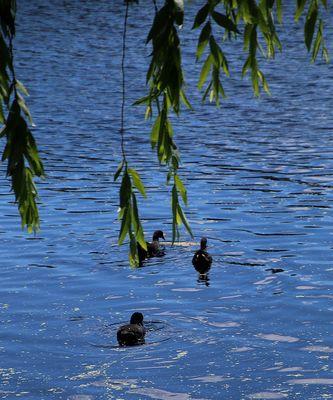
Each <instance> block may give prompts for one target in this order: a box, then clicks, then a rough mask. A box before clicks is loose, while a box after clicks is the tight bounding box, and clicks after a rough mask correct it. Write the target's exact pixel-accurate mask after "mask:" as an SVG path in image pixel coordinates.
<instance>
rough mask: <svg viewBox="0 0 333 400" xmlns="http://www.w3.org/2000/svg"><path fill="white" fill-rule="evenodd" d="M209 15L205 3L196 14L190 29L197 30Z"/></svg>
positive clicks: (207, 6) (207, 5)
mask: <svg viewBox="0 0 333 400" xmlns="http://www.w3.org/2000/svg"><path fill="white" fill-rule="evenodd" d="M208 13H209V4H208V3H206V4H205V5H204V6H203V7H202V8H200V10H199V11H198V12H197V15H196V17H195V20H194V24H193V26H192V29H196V28H198V27H199V26H200V25H202V24H203V23H204V22H205V21H206V18H207V16H208Z"/></svg>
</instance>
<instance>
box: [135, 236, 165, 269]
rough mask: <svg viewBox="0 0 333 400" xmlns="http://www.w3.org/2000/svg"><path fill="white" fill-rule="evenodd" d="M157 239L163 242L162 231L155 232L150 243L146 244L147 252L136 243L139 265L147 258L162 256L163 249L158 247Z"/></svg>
mask: <svg viewBox="0 0 333 400" xmlns="http://www.w3.org/2000/svg"><path fill="white" fill-rule="evenodd" d="M159 239H163V240H165V237H164V233H163V232H162V231H155V232H154V234H153V240H152V242H151V243H149V242H146V243H147V250H145V249H143V248H142V247H141V246H140V244H139V243H138V256H139V261H140V264H141V263H142V261H144V260H146V259H147V258H151V257H162V256H164V254H165V253H164V249H163V248H161V247H160V243H159Z"/></svg>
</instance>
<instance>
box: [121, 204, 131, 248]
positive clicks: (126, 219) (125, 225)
mask: <svg viewBox="0 0 333 400" xmlns="http://www.w3.org/2000/svg"><path fill="white" fill-rule="evenodd" d="M130 227H131V209H130V206H126V207H124V214H123V218H122V221H121V227H120V231H119V237H118V244H119V245H121V244H122V243H123V242H124V240H125V238H126V236H127V234H128V232H129V230H130Z"/></svg>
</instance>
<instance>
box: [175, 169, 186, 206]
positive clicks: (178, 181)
mask: <svg viewBox="0 0 333 400" xmlns="http://www.w3.org/2000/svg"><path fill="white" fill-rule="evenodd" d="M174 180H175V185H176V189H177V190H178V192H179V193H180V195H181V196H182V199H183V202H184V204H185V205H187V191H186V188H185V186H184V184H183V182H182V180H181V179H180V178H179V176H178V175H175V176H174Z"/></svg>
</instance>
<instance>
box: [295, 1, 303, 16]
mask: <svg viewBox="0 0 333 400" xmlns="http://www.w3.org/2000/svg"><path fill="white" fill-rule="evenodd" d="M305 4H306V0H297V8H296V13H295V21H298V20H299V18H300V16H301V15H302V13H303V10H304V6H305Z"/></svg>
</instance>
